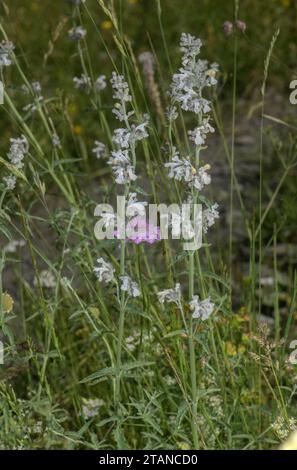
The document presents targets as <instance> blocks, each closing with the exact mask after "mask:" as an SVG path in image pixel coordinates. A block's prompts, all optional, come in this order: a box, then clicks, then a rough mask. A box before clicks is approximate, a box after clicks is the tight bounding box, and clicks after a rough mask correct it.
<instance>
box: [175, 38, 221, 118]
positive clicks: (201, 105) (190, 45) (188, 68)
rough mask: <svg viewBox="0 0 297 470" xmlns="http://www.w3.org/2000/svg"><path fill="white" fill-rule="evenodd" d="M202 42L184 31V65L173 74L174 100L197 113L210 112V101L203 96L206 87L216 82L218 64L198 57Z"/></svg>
mask: <svg viewBox="0 0 297 470" xmlns="http://www.w3.org/2000/svg"><path fill="white" fill-rule="evenodd" d="M201 46H202V42H201V40H200V39H199V38H195V37H194V36H191V35H190V34H185V33H182V35H181V41H180V47H181V51H182V53H183V57H182V67H181V68H180V69H179V72H178V73H175V74H174V75H173V79H172V85H171V98H172V102H173V103H174V102H178V103H179V104H180V106H181V108H182V109H183V110H185V111H192V112H193V113H195V114H200V113H208V112H209V111H210V109H211V108H210V104H209V101H208V100H207V99H205V98H203V96H202V92H203V89H204V88H205V87H209V86H213V85H215V84H216V79H215V75H216V73H217V70H218V66H217V64H211V65H210V66H209V65H208V61H207V60H201V59H199V58H198V56H199V54H200V49H201Z"/></svg>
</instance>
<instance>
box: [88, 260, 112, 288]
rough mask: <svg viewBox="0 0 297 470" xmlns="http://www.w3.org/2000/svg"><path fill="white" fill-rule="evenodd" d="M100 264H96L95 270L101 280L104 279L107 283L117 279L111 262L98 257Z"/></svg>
mask: <svg viewBox="0 0 297 470" xmlns="http://www.w3.org/2000/svg"><path fill="white" fill-rule="evenodd" d="M97 264H98V266H95V267H94V269H93V271H94V273H95V274H96V276H97V278H98V280H99V281H100V282H102V281H104V282H106V283H109V282H113V281H114V280H115V277H114V272H115V269H114V267H113V266H112V264H111V263H108V262H107V261H105V260H104V259H103V258H98V259H97Z"/></svg>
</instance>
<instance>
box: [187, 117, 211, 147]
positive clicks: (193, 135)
mask: <svg viewBox="0 0 297 470" xmlns="http://www.w3.org/2000/svg"><path fill="white" fill-rule="evenodd" d="M210 132H214V128H213V127H212V126H211V125H210V124H209V120H208V119H203V123H202V125H201V126H199V127H196V128H195V129H194V130H193V131H188V135H189V137H190V140H192V141H193V142H194V143H195V145H197V146H199V145H203V144H204V143H205V140H206V136H207V134H208V133H210Z"/></svg>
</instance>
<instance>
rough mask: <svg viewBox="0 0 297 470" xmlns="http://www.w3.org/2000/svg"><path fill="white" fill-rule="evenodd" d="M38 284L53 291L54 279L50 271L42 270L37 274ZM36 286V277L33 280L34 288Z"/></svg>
mask: <svg viewBox="0 0 297 470" xmlns="http://www.w3.org/2000/svg"><path fill="white" fill-rule="evenodd" d="M39 282H40V285H41V286H42V287H46V288H47V289H53V288H54V287H56V279H55V277H54V275H53V273H52V272H51V271H48V270H47V269H43V270H42V271H41V272H40V274H39ZM37 285H38V279H37V277H35V278H34V286H37Z"/></svg>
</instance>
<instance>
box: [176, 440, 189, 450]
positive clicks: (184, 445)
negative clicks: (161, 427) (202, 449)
mask: <svg viewBox="0 0 297 470" xmlns="http://www.w3.org/2000/svg"><path fill="white" fill-rule="evenodd" d="M177 445H178V448H179V449H181V450H190V449H191V447H190V446H189V444H188V443H187V442H178V443H177Z"/></svg>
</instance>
